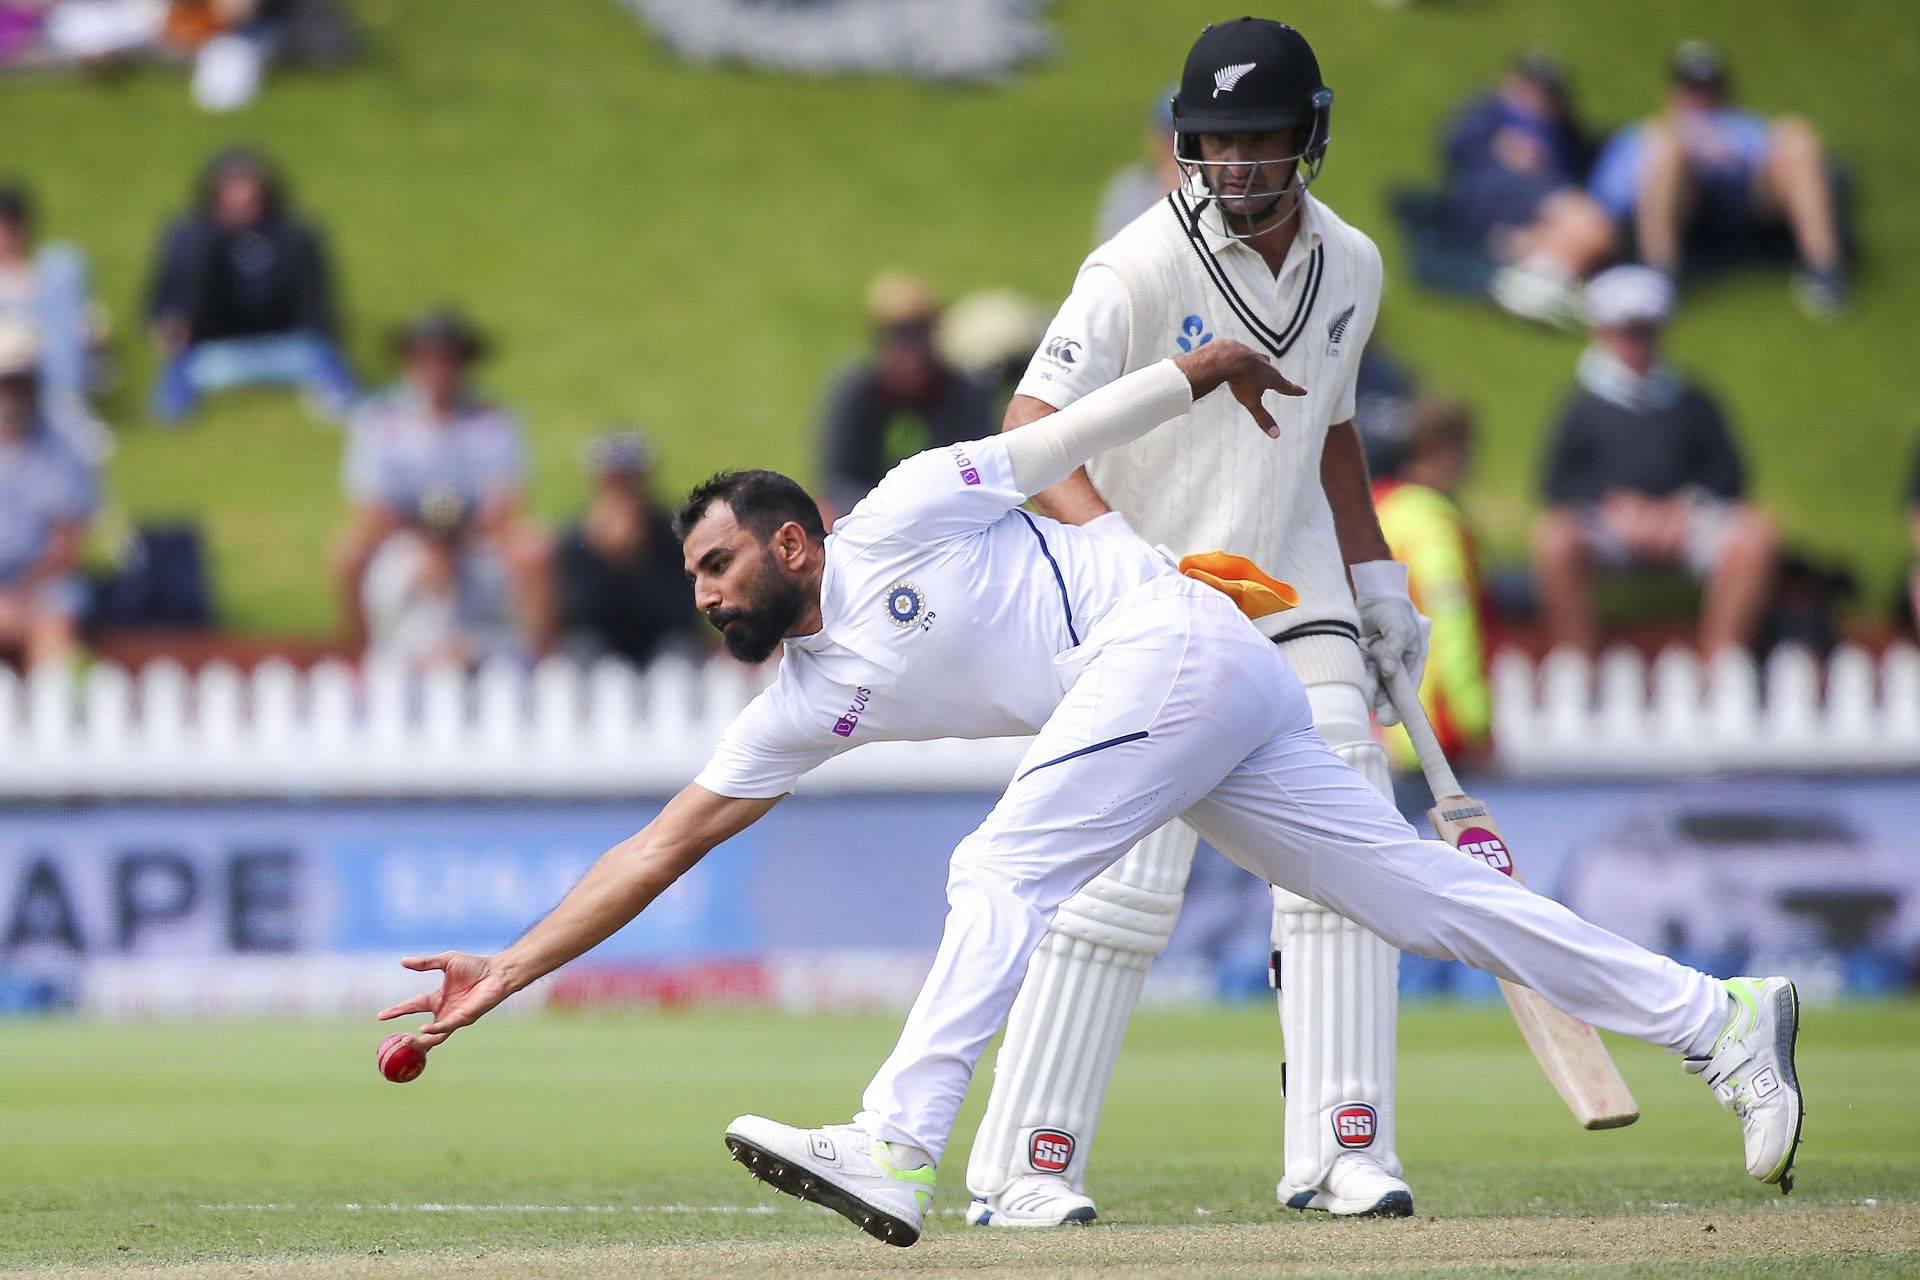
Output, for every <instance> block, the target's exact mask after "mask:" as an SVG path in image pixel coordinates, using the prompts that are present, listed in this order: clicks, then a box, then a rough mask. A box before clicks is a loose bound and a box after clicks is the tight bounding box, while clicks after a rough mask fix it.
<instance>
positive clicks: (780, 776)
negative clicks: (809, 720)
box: [694, 670, 848, 800]
mask: <svg viewBox="0 0 1920 1280" xmlns="http://www.w3.org/2000/svg"><path fill="white" fill-rule="evenodd" d="M792 696H793V693H792V689H791V685H790V684H789V683H788V679H787V674H786V672H785V671H784V670H783V671H782V672H781V674H780V677H779V678H778V679H777V680H775V681H774V683H773V684H771V685H769V686H768V687H767V688H765V689H762V690H761V691H760V694H759V696H758V697H756V698H755V699H754V700H753V701H752V702H749V703H748V704H747V705H746V708H745V709H744V710H743V711H741V712H740V714H739V715H737V716H735V717H734V720H733V723H732V724H730V725H728V726H727V731H726V733H725V734H723V735H722V736H721V738H720V745H719V746H717V747H715V748H714V751H713V756H712V758H711V759H709V760H708V761H707V765H706V768H704V769H702V770H700V773H699V776H698V777H696V778H694V782H695V783H697V784H698V785H700V786H702V787H705V788H706V789H707V790H708V791H711V792H713V793H714V794H715V795H717V796H731V797H733V798H735V799H739V800H768V799H772V798H773V797H775V796H784V795H787V794H789V793H790V792H792V790H793V789H794V786H795V785H796V784H797V783H798V782H799V781H800V779H801V778H802V777H804V776H805V775H806V774H807V773H809V772H810V771H812V770H813V769H815V768H818V767H819V766H820V765H822V764H825V763H826V762H827V761H828V760H831V759H832V758H833V757H834V756H836V755H838V754H839V753H840V752H841V751H843V750H845V749H846V747H847V745H848V743H847V740H846V739H844V738H836V737H833V736H832V726H831V725H822V726H820V729H819V731H818V732H817V733H806V732H803V731H802V729H801V727H800V725H799V723H798V721H797V720H796V719H795V717H794V716H792V715H791V714H790V713H789V712H788V710H787V707H786V705H785V704H786V703H787V701H788V700H789V699H790V698H791V697H792Z"/></svg>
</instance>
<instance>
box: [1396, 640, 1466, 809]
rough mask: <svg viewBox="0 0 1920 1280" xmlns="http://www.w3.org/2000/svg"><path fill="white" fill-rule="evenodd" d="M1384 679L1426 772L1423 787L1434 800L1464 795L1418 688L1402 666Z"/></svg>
mask: <svg viewBox="0 0 1920 1280" xmlns="http://www.w3.org/2000/svg"><path fill="white" fill-rule="evenodd" d="M1386 680H1387V694H1388V696H1389V697H1391V698H1392V699H1393V709H1394V710H1395V711H1397V712H1399V713H1400V723H1401V724H1402V725H1404V726H1405V727H1406V730H1407V737H1408V739H1409V740H1410V741H1412V743H1413V753H1414V754H1415V755H1416V756H1418V757H1420V772H1421V773H1424V774H1425V775H1426V776H1427V789H1428V790H1429V791H1431V792H1433V800H1434V803H1435V804H1438V803H1439V802H1440V800H1441V798H1442V797H1444V796H1458V795H1465V794H1466V793H1465V792H1464V791H1462V790H1461V789H1460V780H1459V779H1458V778H1456V777H1454V776H1453V766H1452V765H1450V764H1448V763H1447V755H1446V752H1444V751H1442V750H1441V749H1440V739H1439V738H1437V737H1435V736H1434V732H1433V723H1432V722H1431V721H1429V720H1428V719H1427V709H1426V708H1425V707H1423V706H1421V705H1420V691H1419V690H1418V689H1417V688H1415V687H1414V684H1413V681H1412V680H1411V679H1409V678H1408V676H1407V671H1406V668H1405V667H1400V666H1396V667H1394V668H1393V670H1392V671H1391V672H1390V673H1387V674H1386Z"/></svg>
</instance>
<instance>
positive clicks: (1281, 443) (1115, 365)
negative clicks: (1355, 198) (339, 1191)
mask: <svg viewBox="0 0 1920 1280" xmlns="http://www.w3.org/2000/svg"><path fill="white" fill-rule="evenodd" d="M1380 278H1381V271H1380V255H1379V252H1378V250H1376V249H1375V248H1374V246H1373V242H1372V241H1370V240H1369V239H1368V238H1367V237H1366V236H1365V235H1364V234H1363V233H1362V232H1360V231H1359V230H1357V229H1356V228H1354V227H1352V226H1349V225H1348V224H1347V223H1345V222H1343V221H1342V220H1341V219H1340V218H1339V217H1338V216H1337V215H1336V214H1335V213H1334V212H1333V211H1332V210H1331V209H1329V208H1327V207H1326V206H1325V205H1324V204H1322V203H1321V202H1320V201H1318V200H1316V199H1314V198H1313V197H1312V196H1311V195H1309V196H1307V197H1305V199H1304V200H1303V201H1302V205H1301V212H1300V226H1299V228H1298V230H1297V232H1296V234H1295V236H1294V240H1293V243H1292V245H1291V246H1290V247H1289V249H1288V251H1287V258H1286V261H1285V262H1284V263H1283V264H1282V267H1281V270H1280V272H1279V273H1278V274H1277V275H1276V274H1275V273H1274V272H1273V271H1272V270H1270V269H1269V268H1268V266H1267V264H1266V262H1265V261H1264V260H1263V259H1262V258H1261V257H1260V255H1259V254H1258V253H1257V252H1255V251H1254V250H1253V249H1252V248H1250V247H1248V246H1247V245H1245V244H1243V243H1241V242H1239V241H1237V240H1234V239H1232V238H1230V237H1228V236H1227V235H1226V234H1225V233H1224V231H1223V229H1222V228H1221V226H1220V224H1219V215H1218V213H1217V212H1216V211H1214V210H1213V208H1212V206H1211V205H1208V206H1207V207H1206V208H1205V210H1204V211H1203V212H1202V213H1201V215H1200V216H1199V218H1198V219H1197V220H1195V219H1194V218H1193V217H1192V216H1191V206H1189V207H1188V211H1187V213H1185V214H1183V213H1182V212H1181V206H1180V205H1179V202H1178V201H1175V200H1171V199H1169V200H1166V201H1162V202H1160V203H1159V204H1157V205H1155V206H1154V207H1153V208H1152V209H1149V210H1148V211H1147V212H1145V213H1143V214H1142V215H1140V217H1138V218H1137V219H1135V220H1134V221H1133V222H1132V223H1130V224H1129V225H1128V226H1127V227H1126V228H1124V229H1123V230H1122V231H1120V232H1119V234H1117V235H1115V236H1114V237H1113V238H1112V239H1111V240H1109V241H1108V242H1107V243H1105V244H1103V245H1101V246H1100V247H1099V248H1097V249H1095V250H1094V251H1093V253H1091V254H1090V255H1088V257H1087V260H1086V262H1085V263H1084V264H1083V265H1082V266H1081V269H1080V274H1079V276H1078V278H1077V279H1076V280H1075V281H1074V286H1073V292H1072V293H1071V294H1070V295H1069V296H1068V297H1067V299H1066V301H1065V302H1064V303H1063V304H1062V305H1061V307H1060V310H1059V312H1058V314H1057V315H1055V317H1054V320H1053V323H1052V324H1051V325H1050V326H1049V328H1048V330H1047V336H1046V337H1045V338H1044V339H1043V340H1042V342H1041V344H1040V347H1039V349H1038V350H1037V351H1036V352H1035V353H1034V357H1033V360H1032V362H1031V363H1030V364H1029V365H1028V367H1027V372H1026V375H1025V376H1024V377H1023V378H1022V379H1021V382H1020V386H1019V391H1020V393H1021V394H1022V395H1027V396H1032V397H1034V398H1035V399H1038V400H1042V401H1044V402H1046V403H1047V404H1050V405H1052V406H1053V407H1054V408H1056V409H1064V408H1066V407H1067V406H1068V405H1070V404H1072V403H1074V402H1075V401H1076V400H1078V399H1080V398H1081V397H1082V396H1084V395H1086V394H1088V393H1089V392H1091V391H1093V390H1095V389H1096V388H1098V387H1101V386H1104V385H1106V384H1107V383H1110V382H1112V381H1113V380H1114V379H1116V378H1118V377H1120V376H1121V375H1123V374H1125V373H1129V372H1132V371H1133V370H1135V369H1139V368H1143V367H1145V366H1147V365H1150V364H1153V363H1154V362H1156V361H1159V360H1162V359H1165V358H1167V357H1169V356H1179V355H1180V354H1182V353H1183V352H1186V351H1190V350H1194V349H1196V348H1198V347H1201V346H1204V345H1205V344H1207V343H1209V342H1213V341H1216V340H1218V339H1222V338H1233V339H1235V340H1237V341H1240V342H1243V343H1245V344H1246V345H1248V346H1250V347H1252V348H1253V349H1254V350H1256V351H1265V352H1266V353H1268V354H1269V355H1270V356H1271V357H1272V358H1273V359H1274V361H1275V363H1276V364H1277V366H1278V367H1279V369H1280V372H1281V373H1283V374H1285V375H1286V376H1287V377H1288V378H1290V379H1291V380H1293V381H1294V382H1296V383H1298V384H1300V385H1301V386H1303V387H1305V388H1306V389H1307V394H1306V395H1305V396H1301V397H1286V396H1278V395H1269V396H1267V397H1266V399H1265V403H1266V407H1267V409H1268V411H1269V412H1271V413H1272V414H1273V416H1274V419H1275V421H1277V422H1278V423H1279V424H1280V439H1279V440H1277V441H1271V440H1268V439H1266V438H1265V437H1262V436H1261V435H1260V434H1259V433H1258V432H1254V431H1249V430H1248V429H1247V420H1246V414H1245V411H1244V410H1242V409H1241V408H1240V406H1239V405H1238V404H1237V403H1236V402H1234V401H1233V399H1232V398H1231V397H1210V398H1208V399H1205V400H1201V401H1197V402H1195V404H1194V405H1193V407H1192V409H1191V411H1190V412H1189V413H1188V414H1187V415H1186V416H1184V417H1181V418H1175V419H1173V420H1171V421H1169V422H1167V423H1165V424H1163V425H1162V426H1160V427H1159V428H1158V429H1156V430H1154V431H1151V432H1148V433H1147V434H1146V435H1144V436H1141V437H1140V438H1139V439H1136V440H1134V441H1132V442H1131V443H1129V444H1126V445H1122V446H1120V447H1119V448H1115V449H1109V450H1107V451H1106V452H1104V453H1101V454H1099V455H1098V456H1096V457H1094V458H1093V459H1092V460H1091V461H1090V462H1088V463H1087V475H1088V477H1089V478H1090V479H1091V480H1092V481H1093V484H1094V487H1095V488H1096V489H1098V490H1099V492H1100V495H1101V497H1103V498H1104V499H1106V501H1107V503H1108V505H1110V506H1111V507H1113V509H1114V510H1116V511H1119V512H1121V513H1122V514H1123V515H1125V516H1126V518H1127V521H1128V523H1129V524H1131V525H1132V526H1133V528H1134V529H1135V530H1136V531H1138V532H1139V534H1140V536H1141V537H1143V538H1145V539H1147V541H1149V542H1154V543H1161V544H1164V545H1166V546H1168V547H1170V548H1172V549H1173V550H1174V551H1175V552H1176V553H1177V554H1180V555H1186V554H1190V553H1193V552H1199V551H1208V550H1212V549H1214V548H1221V549H1223V550H1227V551H1232V552H1236V553H1238V554H1240V555H1244V556H1248V557H1250V558H1251V559H1253V560H1254V561H1255V562H1256V563H1258V564H1259V565H1260V566H1261V567H1262V568H1264V569H1266V570H1267V571H1268V572H1269V573H1272V574H1273V575H1274V576H1276V577H1279V578H1282V579H1284V580H1286V581H1287V582H1290V583H1292V584H1293V585H1294V587H1295V588H1296V589H1298V590H1299V592H1300V597H1301V600H1300V607H1299V608H1298V609H1296V610H1294V611H1292V612H1290V613H1289V614H1288V615H1287V617H1286V619H1285V623H1286V628H1287V630H1286V631H1284V632H1283V633H1282V635H1281V638H1287V637H1291V636H1301V637H1309V638H1311V637H1315V636H1319V637H1325V638H1327V640H1328V642H1329V643H1331V642H1332V641H1333V640H1336V639H1341V638H1346V639H1349V640H1351V639H1357V638H1358V622H1359V618H1358V615H1357V613H1356V611H1355V608H1354V603H1353V595H1352V591H1351V588H1350V587H1349V586H1348V583H1347V574H1346V564H1345V561H1344V557H1343V556H1342V555H1341V552H1340V546H1339V540H1338V538H1337V536H1336V534H1335V530H1334V525H1333V515H1332V511H1331V510H1330V508H1329V507H1328V504H1327V499H1326V494H1325V491H1324V490H1323V489H1322V488H1321V484H1320V456H1321V452H1322V449H1323V447H1324V445H1325V442H1326V437H1327V431H1328V429H1329V427H1330V426H1332V425H1333V424H1335V423H1339V422H1344V421H1346V420H1348V419H1350V418H1351V417H1352V416H1353V412H1354V383H1355V379H1356V377H1357V374H1358V371H1359V364H1360V355H1361V351H1362V350H1363V349H1364V348H1365V346H1366V343H1367V339H1368V338H1369V337H1370V336H1371V334H1372V331H1373V325H1374V319H1375V316H1376V315H1377V313H1378V310H1379V304H1380ZM1350 648H1351V645H1348V646H1346V649H1350ZM1346 649H1342V650H1341V652H1342V653H1343V654H1344V656H1345V657H1346V659H1347V660H1348V663H1347V665H1349V666H1351V667H1352V668H1353V670H1352V675H1353V677H1354V678H1355V679H1358V666H1357V661H1356V659H1357V653H1353V652H1346Z"/></svg>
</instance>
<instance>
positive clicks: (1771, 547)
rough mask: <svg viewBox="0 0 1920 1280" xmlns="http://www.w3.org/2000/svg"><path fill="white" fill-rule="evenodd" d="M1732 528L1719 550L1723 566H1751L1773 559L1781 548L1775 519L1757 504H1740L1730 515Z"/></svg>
mask: <svg viewBox="0 0 1920 1280" xmlns="http://www.w3.org/2000/svg"><path fill="white" fill-rule="evenodd" d="M1729 520H1730V521H1731V527H1730V528H1729V529H1728V530H1727V534H1726V542H1725V546H1724V548H1723V550H1722V551H1721V553H1720V563H1721V564H1722V565H1724V566H1739V567H1752V566H1757V565H1764V564H1767V563H1769V562H1770V561H1772V559H1773V557H1774V555H1775V553H1776V552H1777V550H1778V548H1779V538H1778V536H1777V535H1776V534H1775V533H1774V529H1773V521H1772V520H1770V519H1768V518H1767V516H1766V514H1765V513H1764V512H1762V511H1760V510H1759V509H1758V508H1755V507H1741V508H1740V509H1739V510H1738V511H1737V512H1735V513H1734V514H1733V515H1732V516H1730V517H1729Z"/></svg>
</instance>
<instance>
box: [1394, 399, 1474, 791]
mask: <svg viewBox="0 0 1920 1280" xmlns="http://www.w3.org/2000/svg"><path fill="white" fill-rule="evenodd" d="M1473 435H1474V431H1473V414H1472V412H1471V411H1470V410H1469V409H1468V408H1467V407H1466V406H1465V405H1460V404H1452V403H1449V402H1445V401H1440V400H1432V399H1427V398H1424V397H1423V398H1421V399H1419V400H1417V401H1415V402H1414V405H1413V407H1412V409H1411V410H1410V411H1409V413H1408V415H1407V425H1406V432H1405V438H1404V440H1403V441H1402V443H1401V446H1400V451H1399V457H1398V460H1397V463H1396V465H1395V467H1394V470H1393V471H1392V473H1390V474H1388V475H1386V476H1383V477H1382V478H1381V479H1380V480H1379V481H1377V482H1376V483H1375V484H1374V486H1373V504H1374V510H1375V511H1376V512H1377V513H1378V514H1379V516H1380V532H1381V533H1382V534H1384V535H1385V536H1386V539H1387V546H1388V548H1389V549H1390V550H1392V552H1393V558H1394V559H1395V560H1398V561H1400V562H1401V563H1402V564H1404V565H1406V566H1407V590H1408V592H1409V593H1410V594H1411V595H1412V596H1413V603H1414V605H1415V607H1417V608H1418V609H1419V610H1420V613H1421V615H1422V616H1423V617H1426V618H1428V619H1430V620H1431V621H1432V623H1433V634H1432V636H1431V638H1430V639H1429V641H1428V645H1427V665H1426V669H1425V670H1424V671H1423V672H1422V673H1421V676H1420V703H1421V705H1422V706H1424V707H1425V708H1426V711H1427V718H1428V719H1429V720H1431V721H1432V722H1433V728H1434V732H1435V733H1436V734H1438V735H1439V738H1440V745H1441V746H1442V747H1444V748H1445V749H1446V752H1447V755H1448V756H1449V757H1450V758H1453V759H1468V758H1471V757H1474V756H1478V755H1484V754H1485V752H1486V750H1487V747H1488V743H1489V740H1490V737H1491V734H1492V731H1493V694H1492V691H1491V690H1490V689H1489V687H1488V684H1487V655H1488V652H1489V649H1490V646H1489V643H1488V635H1487V611H1486V608H1485V599H1484V595H1483V592H1482V587H1481V578H1480V557H1479V553H1478V551H1477V550H1476V548H1475V545H1474V537H1473V530H1472V529H1471V528H1470V527H1469V526H1468V524H1467V521H1466V518H1465V517H1464V516H1463V515H1462V514H1461V511H1460V506H1459V494H1460V487H1461V485H1463V484H1464V483H1465V482H1466V479H1467V474H1468V472H1469V471H1471V470H1472V468H1473ZM1386 738H1387V748H1388V754H1389V755H1390V756H1391V757H1392V758H1393V760H1394V764H1395V767H1396V768H1398V769H1400V770H1401V771H1403V772H1411V771H1413V770H1415V769H1417V768H1418V767H1419V761H1418V760H1417V758H1416V757H1415V755H1414V751H1413V743H1412V742H1411V741H1410V740H1409V739H1408V738H1407V734H1406V730H1405V729H1403V728H1401V727H1400V726H1398V725H1395V726H1393V727H1392V728H1390V729H1388V730H1386Z"/></svg>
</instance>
